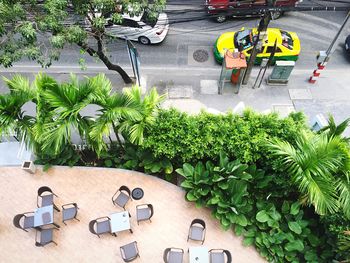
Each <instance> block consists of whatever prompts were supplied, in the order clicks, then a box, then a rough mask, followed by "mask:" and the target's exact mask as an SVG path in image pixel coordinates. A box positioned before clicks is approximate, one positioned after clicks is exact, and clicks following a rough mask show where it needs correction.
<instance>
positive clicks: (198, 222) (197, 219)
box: [191, 218, 205, 229]
mask: <svg viewBox="0 0 350 263" xmlns="http://www.w3.org/2000/svg"><path fill="white" fill-rule="evenodd" d="M194 224H199V225H201V226H202V227H203V228H204V229H205V222H204V220H202V219H199V218H196V219H193V220H192V223H191V226H193V225H194Z"/></svg>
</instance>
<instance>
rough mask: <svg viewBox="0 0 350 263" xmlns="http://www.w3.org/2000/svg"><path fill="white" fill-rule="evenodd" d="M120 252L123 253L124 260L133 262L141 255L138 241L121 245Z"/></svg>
mask: <svg viewBox="0 0 350 263" xmlns="http://www.w3.org/2000/svg"><path fill="white" fill-rule="evenodd" d="M120 253H121V255H122V258H123V260H124V262H131V261H133V260H135V259H136V258H137V257H140V254H139V250H138V248H137V242H136V241H134V242H131V243H129V244H126V245H124V246H122V247H120Z"/></svg>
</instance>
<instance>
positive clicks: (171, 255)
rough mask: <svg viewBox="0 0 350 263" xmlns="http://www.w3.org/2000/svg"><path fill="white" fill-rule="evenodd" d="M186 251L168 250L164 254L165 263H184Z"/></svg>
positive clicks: (179, 249) (180, 249) (171, 248)
mask: <svg viewBox="0 0 350 263" xmlns="http://www.w3.org/2000/svg"><path fill="white" fill-rule="evenodd" d="M183 256H184V250H183V249H182V248H174V247H170V248H166V249H165V250H164V253H163V260H164V262H165V263H182V261H183Z"/></svg>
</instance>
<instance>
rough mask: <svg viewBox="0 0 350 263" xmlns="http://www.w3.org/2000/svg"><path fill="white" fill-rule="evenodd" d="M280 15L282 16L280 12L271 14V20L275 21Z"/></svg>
mask: <svg viewBox="0 0 350 263" xmlns="http://www.w3.org/2000/svg"><path fill="white" fill-rule="evenodd" d="M282 15H283V12H282V11H274V12H271V19H272V20H276V19H278V18H280V17H281V16H282Z"/></svg>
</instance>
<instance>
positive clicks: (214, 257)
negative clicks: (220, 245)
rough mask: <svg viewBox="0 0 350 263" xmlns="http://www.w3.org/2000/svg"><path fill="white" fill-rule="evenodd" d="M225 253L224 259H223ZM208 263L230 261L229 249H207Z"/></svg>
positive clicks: (228, 262) (225, 262) (226, 262)
mask: <svg viewBox="0 0 350 263" xmlns="http://www.w3.org/2000/svg"><path fill="white" fill-rule="evenodd" d="M225 255H226V260H225ZM209 258H210V263H231V262H232V256H231V253H230V251H228V250H225V249H211V250H209Z"/></svg>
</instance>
